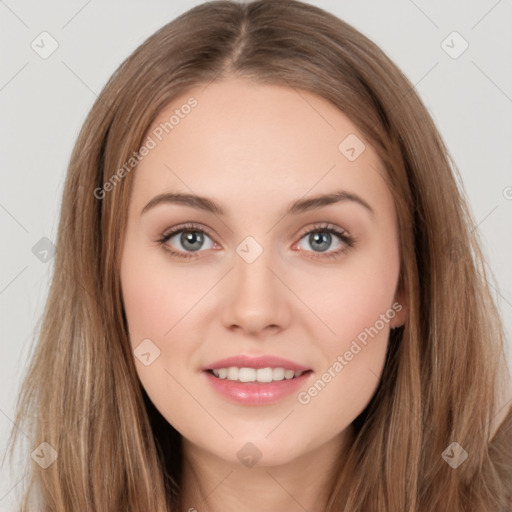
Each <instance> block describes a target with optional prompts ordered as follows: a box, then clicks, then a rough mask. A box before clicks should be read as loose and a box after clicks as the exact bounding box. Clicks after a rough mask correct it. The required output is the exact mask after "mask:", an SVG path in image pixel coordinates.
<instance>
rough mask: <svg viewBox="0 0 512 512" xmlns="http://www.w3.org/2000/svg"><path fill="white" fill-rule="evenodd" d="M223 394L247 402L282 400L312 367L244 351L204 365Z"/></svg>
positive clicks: (209, 379) (308, 373) (205, 371)
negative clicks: (252, 354)
mask: <svg viewBox="0 0 512 512" xmlns="http://www.w3.org/2000/svg"><path fill="white" fill-rule="evenodd" d="M202 370H203V373H204V374H205V375H206V377H207V380H208V382H209V383H210V385H211V386H212V387H213V388H214V389H215V390H216V391H217V392H218V393H220V394H221V395H222V396H223V397H225V398H228V399H230V400H232V401H235V402H237V403H242V404H246V405H263V404H270V403H273V402H276V401H278V400H279V399H281V398H283V397H284V396H287V395H289V394H290V393H292V392H293V391H294V390H297V389H298V388H299V387H300V386H302V385H303V384H304V382H305V380H306V379H307V378H308V377H309V376H310V374H312V370H311V369H310V368H307V367H306V366H303V365H299V364H297V363H294V362H293V361H289V360H286V359H283V358H281V357H277V356H247V355H244V354H240V355H237V356H234V357H230V358H227V359H222V360H220V361H217V362H216V363H213V364H211V365H209V366H207V367H204V368H202Z"/></svg>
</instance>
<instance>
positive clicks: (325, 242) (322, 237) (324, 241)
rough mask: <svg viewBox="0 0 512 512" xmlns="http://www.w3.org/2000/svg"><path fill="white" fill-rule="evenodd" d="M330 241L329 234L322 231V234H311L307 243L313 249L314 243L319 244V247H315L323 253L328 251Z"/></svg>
mask: <svg viewBox="0 0 512 512" xmlns="http://www.w3.org/2000/svg"><path fill="white" fill-rule="evenodd" d="M330 241H331V234H330V233H328V232H326V231H322V232H317V233H312V234H311V235H310V242H309V243H310V244H311V247H313V248H314V244H316V243H318V244H320V247H318V246H317V249H318V250H319V251H320V252H323V251H326V250H327V249H328V247H329V244H330Z"/></svg>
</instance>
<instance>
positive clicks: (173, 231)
mask: <svg viewBox="0 0 512 512" xmlns="http://www.w3.org/2000/svg"><path fill="white" fill-rule="evenodd" d="M322 229H325V230H329V229H333V230H334V231H335V233H334V234H335V235H337V236H338V237H339V238H340V239H342V235H344V236H346V237H347V238H352V236H351V234H350V233H349V232H348V231H347V230H346V229H345V228H342V227H339V226H336V225H335V224H333V223H331V222H326V221H323V222H322V221H321V222H315V223H314V224H313V225H312V226H307V227H305V228H303V229H301V230H300V231H299V232H298V234H297V235H295V237H299V240H300V239H301V238H303V237H304V236H305V235H307V234H309V233H311V232H314V231H319V230H322ZM194 230H196V231H204V233H205V234H206V235H208V236H209V237H210V238H211V239H212V240H214V238H215V237H214V235H213V233H212V230H211V229H210V228H208V227H206V226H204V225H202V224H197V223H193V222H190V223H185V224H183V225H178V226H175V227H172V228H169V229H168V230H166V231H165V232H164V234H163V235H162V236H161V239H167V240H169V239H170V238H172V237H173V236H176V235H177V234H178V233H181V232H182V231H194ZM336 231H339V233H336ZM342 240H343V239H342ZM214 241H215V243H217V242H216V240H214Z"/></svg>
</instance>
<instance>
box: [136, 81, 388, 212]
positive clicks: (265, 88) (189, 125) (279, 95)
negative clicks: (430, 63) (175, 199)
mask: <svg viewBox="0 0 512 512" xmlns="http://www.w3.org/2000/svg"><path fill="white" fill-rule="evenodd" d="M191 98H193V101H191V100H190V99H191ZM191 104H193V105H194V106H193V107H190V106H188V105H191ZM147 136H148V137H150V138H151V139H152V140H153V141H154V147H153V149H151V150H150V151H149V153H148V154H147V155H146V156H145V157H144V158H143V159H142V161H141V162H140V163H139V165H138V167H137V170H136V172H135V174H136V179H135V190H134V196H135V197H134V201H135V202H138V201H139V200H140V201H143V200H146V202H147V201H149V200H150V199H151V198H152V197H153V196H154V195H155V194H158V193H162V192H167V191H180V192H187V193H190V192H192V193H196V194H199V195H205V196H215V197H217V198H219V201H221V202H223V199H225V200H226V202H228V203H230V204H234V203H236V202H237V201H238V202H239V205H240V206H244V205H245V206H251V207H254V206H257V205H258V201H259V202H261V199H262V198H265V201H266V202H267V203H268V201H270V200H275V202H276V205H277V204H278V205H279V207H280V208H281V207H282V203H283V202H289V200H292V199H296V198H298V197H302V196H304V195H306V194H311V195H316V194H320V193H329V192H332V191H333V190H339V189H340V188H343V189H346V190H348V191H351V192H354V193H357V194H360V195H363V194H364V195H365V198H366V199H367V201H368V202H373V203H374V204H377V208H378V204H379V203H381V204H382V206H385V205H384V203H386V201H388V202H389V197H387V198H386V189H387V186H386V184H385V182H384V180H383V179H382V174H383V172H384V171H383V168H382V165H381V162H380V159H379V158H378V156H377V154H376V153H375V151H374V150H373V148H372V147H371V146H370V145H369V144H368V143H367V142H366V140H365V139H364V136H363V135H362V134H361V133H360V132H359V131H358V130H357V128H356V127H355V125H354V124H353V123H352V122H351V121H350V120H349V119H348V118H347V117H346V116H345V115H344V114H343V113H342V112H341V111H340V110H339V109H337V108H336V107H335V106H334V105H333V104H331V103H330V102H329V101H327V100H326V99H324V98H322V97H320V96H317V95H315V94H313V93H311V92H308V91H303V90H297V89H293V88H289V87H284V86H280V85H268V84H259V83H254V82H250V81H248V80H241V79H228V80H223V81H218V82H213V83H211V84H209V85H207V86H200V87H197V88H194V89H191V90H189V91H187V92H186V93H185V94H183V95H181V96H179V97H177V98H175V99H174V100H173V101H172V102H171V103H170V104H169V105H168V106H167V107H166V108H165V109H163V110H162V111H161V112H160V113H159V114H158V116H157V118H156V120H155V121H154V123H153V124H152V126H151V127H150V128H149V130H148V132H147ZM354 155H355V156H356V158H355V159H354ZM388 196H389V194H388Z"/></svg>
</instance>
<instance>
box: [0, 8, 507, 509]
mask: <svg viewBox="0 0 512 512" xmlns="http://www.w3.org/2000/svg"><path fill="white" fill-rule="evenodd" d="M199 3H201V2H198V1H194V2H191V1H173V2H171V1H162V0H160V1H159V0H150V1H144V2H142V1H133V0H132V1H121V0H115V1H108V2H107V1H105V0H104V1H102V2H100V1H99V0H89V1H86V0H77V1H75V0H73V1H69V0H66V1H64V0H51V1H46V2H36V1H25V2H23V1H16V0H6V1H2V0H0V27H1V29H0V41H1V46H0V48H1V49H0V51H1V60H0V62H1V76H0V105H1V109H2V110H1V117H0V129H1V141H2V147H1V151H0V158H1V165H0V172H1V188H0V224H1V228H0V229H1V233H2V244H1V247H2V252H1V258H2V259H1V267H0V269H1V270H0V312H1V324H0V328H1V349H2V350H1V357H0V375H1V379H2V387H1V388H0V456H2V457H3V454H4V452H5V443H6V439H7V433H8V431H9V429H10V428H11V426H12V420H11V418H12V417H13V408H14V403H15V399H16V394H17V390H18V386H19V384H20V376H21V372H22V370H23V368H24V365H25V364H26V362H27V358H28V354H29V348H30V343H31V341H32V337H33V336H34V333H35V332H37V322H38V320H39V318H40V316H41V313H42V311H43V306H44V301H45V298H46V294H47V291H48V285H49V280H50V276H51V272H52V258H51V252H50V253H48V256H47V258H48V261H46V262H45V261H41V258H42V259H43V260H44V259H45V258H44V252H43V251H42V250H41V249H44V248H45V247H46V246H45V244H48V241H43V242H41V241H40V240H41V239H42V238H43V237H46V238H47V239H49V240H51V241H54V240H55V236H56V228H57V221H58V212H59V206H60V199H61V192H62V185H63V182H64V178H65V174H66V166H67V163H68V160H69V157H70V153H71V149H72V147H73V144H74V142H75V139H76V136H77V134H78V131H79V129H80V127H81V125H82V123H83V121H84V119H85V116H86V114H87V112H88V110H89V109H90V107H91V106H92V103H93V101H94V100H95V98H96V96H97V94H98V93H99V92H100V90H101V88H102V87H103V85H104V84H105V83H106V81H107V79H108V78H109V77H110V75H111V74H112V73H113V71H114V70H115V69H116V68H117V66H118V65H119V64H120V63H121V61H122V60H123V59H124V58H125V57H127V56H128V55H129V54H130V53H131V52H132V51H133V50H134V49H135V48H136V47H137V46H138V45H139V44H140V43H142V42H143V41H144V39H146V37H148V36H149V35H150V34H152V33H153V32H154V31H156V30H157V29H158V28H160V27H161V26H163V25H164V24H165V23H167V22H168V21H170V20H172V19H173V18H175V17H176V16H177V15H179V14H181V13H182V12H184V11H186V10H188V9H189V8H190V7H192V6H194V5H197V4H199ZM310 3H312V4H314V5H317V6H319V7H322V8H324V9H326V10H328V11H330V12H332V13H334V14H336V15H337V16H339V17H340V18H342V19H344V20H345V21H347V22H348V23H350V24H352V25H354V26H355V27H356V28H357V29H359V30H360V31H361V32H363V33H364V34H365V35H367V36H368V37H369V38H370V39H372V40H373V41H374V42H376V43H377V44H378V45H379V46H380V47H381V48H382V49H383V50H384V51H385V52H386V53H387V54H388V55H389V57H390V58H391V59H392V60H394V61H395V62H396V63H397V64H398V66H399V67H400V68H401V69H402V70H403V71H404V73H405V74H406V75H407V76H408V78H409V79H410V80H411V81H412V83H413V84H415V86H416V89H417V90H418V92H419V94H420V96H421V97H422V99H423V100H424V102H425V104H426V106H427V107H428V109H429V111H430V112H431V114H432V116H433V118H434V121H435V122H436V124H437V126H438V128H439V130H440V131H441V134H442V136H443V138H444V140H445V141H446V143H447V146H448V148H449V150H450V152H451V154H452V155H453V157H454V159H455V162H456V164H457V166H458V168H459V169H460V172H461V175H462V180H463V186H464V189H465V190H466V193H467V196H468V199H469V202H470V207H471V211H472V214H473V216H474V219H475V221H476V223H477V225H478V232H479V233H480V235H481V238H482V242H483V249H484V253H485V255H486V257H487V261H488V266H489V268H490V270H491V272H493V274H494V276H495V281H494V282H492V286H493V291H494V294H495V297H496V300H497V301H498V304H499V307H500V310H501V312H502V316H503V319H504V321H505V329H506V333H507V340H508V341H507V342H508V354H509V361H511V360H512V359H511V356H510V354H511V352H512V350H511V332H512V314H511V313H512V270H511V266H510V255H511V254H512V240H511V239H512V237H511V233H512V172H511V169H512V165H511V164H512V3H511V0H499V1H496V0H479V1H467V0H465V1H462V0H460V1H450V2H441V1H435V2H432V1H430V2H427V1H426V0H422V1H420V0H416V1H414V2H413V1H412V0H395V1H388V2H377V1H370V0H363V1H361V0H360V1H358V2H349V1H348V0H347V1H336V2H334V1H312V2H310ZM44 31H46V32H48V33H49V34H50V35H51V38H53V39H54V40H55V41H56V43H57V44H58V48H57V49H56V51H55V52H54V53H53V54H51V55H50V56H48V57H47V58H42V57H41V56H40V54H38V53H37V52H36V51H35V49H33V48H32V46H31V45H34V46H35V47H36V48H37V49H38V51H39V52H42V51H44V50H48V49H49V48H50V47H51V46H50V44H51V40H50V38H49V36H40V34H41V33H42V32H44ZM453 31H457V32H458V33H459V34H460V35H461V36H462V38H463V39H464V40H465V41H467V43H468V44H469V47H468V48H467V50H466V51H464V52H463V53H462V54H461V55H459V56H457V58H453V56H454V55H456V54H458V53H459V52H460V50H461V49H463V46H462V45H463V44H464V42H463V40H462V39H460V38H459V39H457V36H455V38H454V37H453V36H450V37H448V39H446V38H447V36H449V35H450V34H451V33H452V32H453ZM42 38H45V39H43V42H41V39H42ZM445 40H446V41H445ZM33 41H34V43H33ZM443 41H445V43H443ZM43 44H44V48H43ZM36 45H39V48H38V47H37V46H36ZM447 46H451V47H452V48H451V49H450V48H448V47H447ZM445 49H446V50H448V51H449V52H451V53H452V56H450V55H449V54H448V53H447V52H446V51H445ZM447 221H448V220H447ZM507 233H508V235H507ZM38 243H39V245H37V246H36V248H37V247H39V250H37V249H36V250H35V252H36V253H38V254H39V257H37V256H36V254H34V252H33V247H34V246H35V245H36V244H38ZM41 244H42V245H41ZM23 479H24V474H23V473H20V472H19V471H17V470H14V469H13V470H11V469H10V467H8V466H7V464H3V465H2V467H1V469H0V510H1V511H5V510H12V509H13V506H14V503H15V500H16V497H15V493H16V491H17V489H18V488H19V487H20V486H19V485H18V484H19V483H20V482H21V481H22V480H23Z"/></svg>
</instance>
